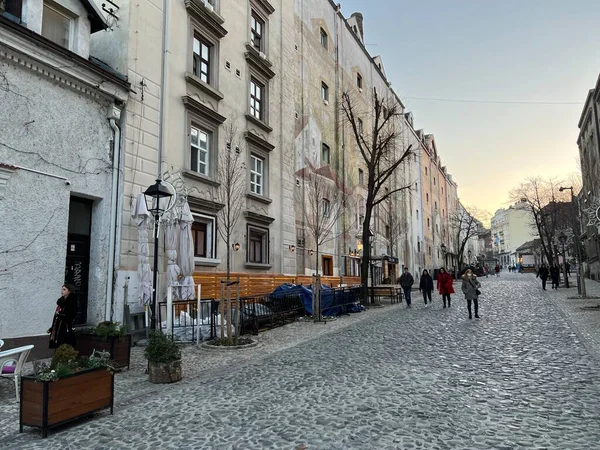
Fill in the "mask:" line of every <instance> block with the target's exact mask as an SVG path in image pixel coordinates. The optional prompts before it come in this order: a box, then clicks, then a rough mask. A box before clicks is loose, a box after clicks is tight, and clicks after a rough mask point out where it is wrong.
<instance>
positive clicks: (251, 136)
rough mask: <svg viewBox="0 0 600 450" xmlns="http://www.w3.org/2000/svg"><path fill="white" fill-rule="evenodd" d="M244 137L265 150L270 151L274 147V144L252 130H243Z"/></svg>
mask: <svg viewBox="0 0 600 450" xmlns="http://www.w3.org/2000/svg"><path fill="white" fill-rule="evenodd" d="M244 138H245V139H246V141H248V142H249V143H250V144H253V145H255V146H257V147H258V148H260V149H262V150H264V151H266V152H271V151H273V149H274V148H275V146H274V145H273V144H271V143H270V142H268V141H267V140H266V139H263V138H262V137H260V136H259V135H258V134H256V133H254V132H253V131H250V130H246V131H245V132H244Z"/></svg>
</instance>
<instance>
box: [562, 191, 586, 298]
mask: <svg viewBox="0 0 600 450" xmlns="http://www.w3.org/2000/svg"><path fill="white" fill-rule="evenodd" d="M558 190H559V192H563V191H565V190H569V191H571V205H572V206H573V207H574V206H575V194H574V193H573V186H569V187H562V186H561V187H560V188H558ZM579 215H580V213H579V208H577V218H578V219H579ZM573 236H574V243H575V255H576V256H577V287H578V289H579V294H581V296H582V297H584V298H585V297H587V292H586V290H585V276H584V273H583V258H582V257H581V247H580V245H581V242H580V241H579V233H577V230H576V229H575V227H573Z"/></svg>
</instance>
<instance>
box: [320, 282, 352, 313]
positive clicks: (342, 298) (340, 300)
mask: <svg viewBox="0 0 600 450" xmlns="http://www.w3.org/2000/svg"><path fill="white" fill-rule="evenodd" d="M360 298H361V288H360V287H343V288H335V289H328V290H321V315H322V316H328V315H333V314H347V313H348V312H350V311H353V310H352V309H351V307H353V305H357V304H359V303H360Z"/></svg>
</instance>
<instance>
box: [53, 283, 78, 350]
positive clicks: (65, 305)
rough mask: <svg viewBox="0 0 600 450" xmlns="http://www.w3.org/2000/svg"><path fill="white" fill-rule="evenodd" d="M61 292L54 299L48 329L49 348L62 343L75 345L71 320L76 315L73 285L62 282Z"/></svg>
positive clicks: (56, 346)
mask: <svg viewBox="0 0 600 450" xmlns="http://www.w3.org/2000/svg"><path fill="white" fill-rule="evenodd" d="M61 294H62V295H61V296H60V298H59V299H58V300H57V301H56V310H55V311H54V318H53V319H52V326H51V327H50V329H49V330H48V333H50V348H58V347H60V346H61V345H63V344H69V345H72V346H75V332H74V331H73V322H74V321H75V316H76V315H77V298H76V297H75V286H73V285H71V284H64V285H63V287H62V289H61Z"/></svg>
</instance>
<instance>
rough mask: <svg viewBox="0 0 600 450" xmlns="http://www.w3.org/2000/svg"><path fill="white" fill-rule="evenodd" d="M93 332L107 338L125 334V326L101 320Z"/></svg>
mask: <svg viewBox="0 0 600 450" xmlns="http://www.w3.org/2000/svg"><path fill="white" fill-rule="evenodd" d="M92 333H93V334H95V335H96V336H100V337H101V338H104V340H107V339H108V338H109V337H121V336H125V327H124V326H121V325H119V324H118V323H117V322H110V321H106V322H100V323H99V324H98V326H97V327H96V328H94V329H93V331H92Z"/></svg>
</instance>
